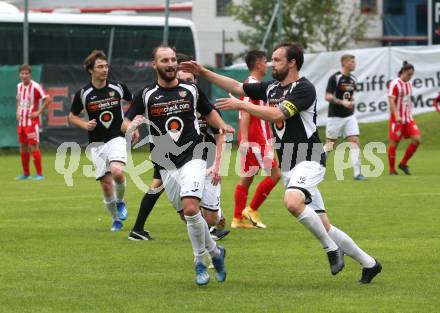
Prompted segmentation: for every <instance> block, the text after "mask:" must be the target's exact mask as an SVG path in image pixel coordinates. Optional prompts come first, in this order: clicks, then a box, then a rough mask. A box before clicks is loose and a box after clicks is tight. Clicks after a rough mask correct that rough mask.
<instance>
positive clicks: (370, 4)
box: [361, 0, 377, 14]
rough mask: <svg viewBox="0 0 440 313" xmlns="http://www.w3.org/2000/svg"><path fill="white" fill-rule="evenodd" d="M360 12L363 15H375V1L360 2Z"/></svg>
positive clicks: (363, 0)
mask: <svg viewBox="0 0 440 313" xmlns="http://www.w3.org/2000/svg"><path fill="white" fill-rule="evenodd" d="M361 12H362V13H364V14H374V13H376V12H377V7H376V0H361Z"/></svg>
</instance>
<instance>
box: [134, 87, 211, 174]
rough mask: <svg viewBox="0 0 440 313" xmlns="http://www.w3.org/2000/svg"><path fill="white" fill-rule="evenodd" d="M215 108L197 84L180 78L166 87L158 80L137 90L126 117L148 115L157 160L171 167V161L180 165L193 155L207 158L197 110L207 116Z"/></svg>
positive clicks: (152, 145) (153, 154)
mask: <svg viewBox="0 0 440 313" xmlns="http://www.w3.org/2000/svg"><path fill="white" fill-rule="evenodd" d="M211 110H213V106H212V104H211V103H210V102H209V101H208V98H207V97H206V95H205V94H204V93H203V92H202V91H201V90H200V89H199V87H198V86H197V85H195V84H191V83H186V82H181V81H179V83H178V85H176V86H175V87H171V88H163V87H161V86H160V85H159V84H158V83H157V82H156V83H154V84H151V85H148V86H146V87H145V88H143V89H142V90H140V91H139V92H137V93H136V95H135V96H134V99H133V104H132V106H131V107H130V109H129V110H128V111H127V113H126V118H128V119H130V120H132V119H133V118H134V117H135V116H136V115H144V116H145V117H146V118H147V120H148V130H149V134H150V139H151V140H150V148H151V151H152V152H151V158H152V161H153V163H155V164H157V165H159V166H160V167H164V168H167V166H166V164H168V163H167V162H168V161H171V162H172V164H173V165H174V166H175V167H177V168H179V167H181V166H183V165H184V164H185V163H186V162H188V161H190V160H191V159H193V158H203V145H202V144H200V143H202V135H201V131H200V124H199V120H198V118H197V112H199V113H200V114H201V115H202V116H205V115H207V114H209V113H210V112H211ZM167 140H168V141H167ZM199 144H200V145H199Z"/></svg>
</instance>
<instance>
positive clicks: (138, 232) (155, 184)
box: [128, 53, 229, 241]
mask: <svg viewBox="0 0 440 313" xmlns="http://www.w3.org/2000/svg"><path fill="white" fill-rule="evenodd" d="M192 59H193V58H191V57H188V56H186V55H184V54H181V53H177V63H180V62H183V61H190V60H192ZM177 79H179V80H181V81H184V82H187V83H196V78H195V76H194V75H193V74H191V73H187V72H183V71H178V72H177ZM198 120H199V123H200V126H201V127H200V131H201V134H202V136H203V139H204V142H207V143H209V144H212V145H214V146H215V147H216V149H217V150H216V152H218V153H216V154H215V158H216V163H215V164H212V165H216V166H215V168H214V167H213V168H212V169H213V170H212V171H210V174H211V175H209V176H213V180H215V182H216V184H215V185H214V184H212V185H211V183H210V182H209V181H205V187H207V186H211V190H209V191H208V192H210V191H212V194H213V198H214V202H216V203H217V204H218V206H219V209H218V214H219V216H220V221H219V223H218V224H217V225H214V226H212V225H210V226H212V227H211V228H210V233H211V236H212V238H213V239H214V240H220V239H222V238H224V237H225V236H227V235H228V234H229V230H227V229H225V224H226V219H225V217H224V215H223V212H222V210H221V208H220V201H217V199H216V198H217V197H220V186H219V184H220V182H219V181H220V176H219V173H218V172H219V163H220V160H221V153H222V146H223V142H224V136H225V135H224V134H218V130H216V129H213V128H212V127H210V126H209V125H207V123H206V121H205V120H204V119H203V118H202V117H201V116H200V117H199V118H198ZM207 163H209V162H207ZM211 163H212V162H211ZM210 165H211V164H208V165H207V166H208V169H209V168H210ZM159 171H160V168H159V167H158V166H157V165H156V166H154V173H153V181H152V182H151V184H150V189H149V190H148V191H147V193H146V194H145V195H144V196H143V198H142V201H141V204H140V207H139V213H138V216H137V218H136V222H135V224H134V226H133V229H132V230H131V232H130V234H129V235H128V239H130V240H134V241H142V240H153V237H152V236H151V235H150V233H149V232H148V231H147V230H145V229H144V227H145V223H146V221H147V219H148V216H149V215H150V213H151V211H152V210H153V207H154V205H155V204H156V202H157V200H158V199H159V197H160V195H161V194H162V192H163V186H162V179H161V177H160V173H159ZM217 186H218V187H217ZM205 189H206V188H205ZM208 209H209V208H208ZM179 214H180V215H181V218H182V219H183V220H184V221H185V217H184V216H183V211H180V212H179Z"/></svg>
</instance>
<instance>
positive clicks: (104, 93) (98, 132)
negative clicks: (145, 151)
mask: <svg viewBox="0 0 440 313" xmlns="http://www.w3.org/2000/svg"><path fill="white" fill-rule="evenodd" d="M84 68H85V70H86V72H87V73H88V74H89V75H90V78H91V79H90V82H89V83H88V84H87V85H85V86H84V87H83V88H81V89H80V90H78V91H77V92H76V94H75V97H74V98H73V102H72V107H71V109H70V113H69V122H70V123H71V124H72V125H74V126H76V127H78V128H82V129H84V130H87V131H88V134H89V142H90V144H92V145H93V147H92V148H91V150H90V151H91V154H92V161H93V165H94V168H95V173H96V180H99V182H100V183H101V188H102V192H103V194H104V203H105V205H106V207H107V209H108V211H109V212H110V215H111V217H112V219H113V224H112V227H111V230H112V231H120V230H121V229H122V221H123V220H125V219H127V216H128V212H127V209H126V205H125V200H124V195H125V186H126V181H125V175H124V165H125V164H126V162H127V145H126V142H125V138H124V135H123V133H122V132H121V125H122V121H123V119H124V116H123V114H124V113H123V111H122V103H121V102H122V100H125V101H128V102H131V100H132V95H131V93H130V91H129V90H128V88H127V86H126V85H125V84H123V83H121V82H117V81H112V80H108V78H107V77H108V71H109V69H108V63H107V57H106V55H105V54H104V52H102V51H101V50H94V51H92V53H90V55H89V56H87V58H86V59H85V61H84ZM82 111H85V113H86V114H87V116H88V121H85V120H84V119H82V118H81V117H79V114H80V113H81V112H82ZM138 136H139V134H138V133H136V135H135V137H134V140H136V138H137V137H138Z"/></svg>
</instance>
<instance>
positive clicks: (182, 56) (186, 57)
mask: <svg viewBox="0 0 440 313" xmlns="http://www.w3.org/2000/svg"><path fill="white" fill-rule="evenodd" d="M176 58H177V63H178V64H180V63H182V62H189V61H194V57H193V56H191V55H186V54H183V53H176Z"/></svg>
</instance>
